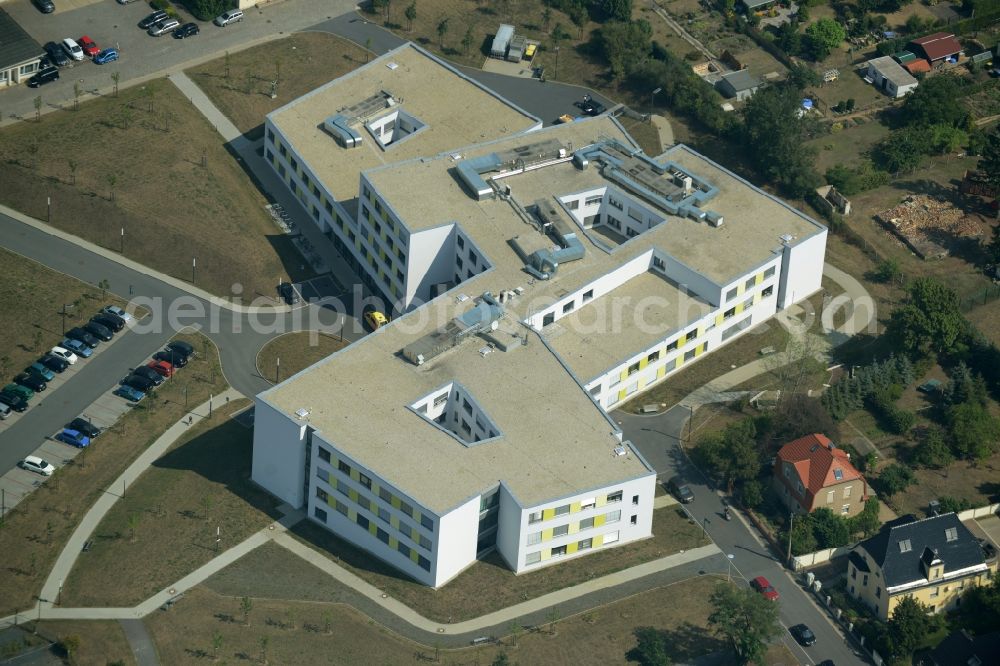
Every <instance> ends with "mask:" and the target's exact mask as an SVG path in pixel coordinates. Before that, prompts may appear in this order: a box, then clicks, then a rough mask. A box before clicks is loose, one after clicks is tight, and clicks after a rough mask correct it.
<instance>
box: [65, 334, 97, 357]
mask: <svg viewBox="0 0 1000 666" xmlns="http://www.w3.org/2000/svg"><path fill="white" fill-rule="evenodd" d="M59 346H60V347H62V348H63V349H68V350H70V351H71V352H73V353H74V354H76V355H77V356H82V357H83V358H90V357H91V356H93V355H94V350H93V349H91V348H90V347H88V346H87V345H85V344H83V343H82V342H80V341H79V340H70V339H69V338H66V339H65V340H63V341H62V342H61V343H60V344H59Z"/></svg>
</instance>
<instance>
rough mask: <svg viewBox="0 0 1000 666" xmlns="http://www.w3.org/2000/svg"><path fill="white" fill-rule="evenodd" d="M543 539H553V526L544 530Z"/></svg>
mask: <svg viewBox="0 0 1000 666" xmlns="http://www.w3.org/2000/svg"><path fill="white" fill-rule="evenodd" d="M542 541H552V528H551V527H550V528H548V529H544V530H542Z"/></svg>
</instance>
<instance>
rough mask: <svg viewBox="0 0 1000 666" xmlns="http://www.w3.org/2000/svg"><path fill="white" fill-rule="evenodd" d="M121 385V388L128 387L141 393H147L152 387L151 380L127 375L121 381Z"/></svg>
mask: <svg viewBox="0 0 1000 666" xmlns="http://www.w3.org/2000/svg"><path fill="white" fill-rule="evenodd" d="M121 384H122V386H130V387H132V388H134V389H135V390H136V391H142V392H143V393H149V391H150V389H152V388H153V387H154V384H153V382H152V380H149V379H146V378H145V377H142V376H140V375H129V376H128V377H126V378H125V379H123V380H122V381H121Z"/></svg>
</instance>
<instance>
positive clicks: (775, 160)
mask: <svg viewBox="0 0 1000 666" xmlns="http://www.w3.org/2000/svg"><path fill="white" fill-rule="evenodd" d="M801 101H802V95H801V91H800V90H799V89H798V88H795V87H793V86H770V87H767V88H764V89H763V90H759V91H757V94H755V95H754V96H753V97H751V98H750V100H749V101H747V103H746V105H745V106H744V107H743V125H742V133H741V137H740V138H741V139H742V143H743V145H744V147H745V148H746V151H747V156H748V157H749V159H750V160H751V162H752V163H753V165H754V168H755V169H756V170H757V173H759V174H760V175H761V176H763V177H765V178H766V179H767V180H769V181H770V182H772V183H775V184H776V185H778V186H779V187H780V188H781V189H782V191H784V193H785V194H787V195H789V196H792V197H802V196H805V195H806V194H807V193H809V192H811V191H812V190H814V189H815V188H817V187H819V185H820V184H821V182H822V181H821V179H820V177H819V174H817V173H816V170H815V168H814V166H813V165H814V164H815V162H816V151H815V149H811V148H808V147H807V146H806V140H807V139H808V136H807V131H806V130H807V128H806V123H805V121H804V120H803V119H802V118H801V117H800V116H799V104H800V103H801Z"/></svg>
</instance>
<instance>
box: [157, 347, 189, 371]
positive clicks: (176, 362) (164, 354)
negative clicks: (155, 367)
mask: <svg viewBox="0 0 1000 666" xmlns="http://www.w3.org/2000/svg"><path fill="white" fill-rule="evenodd" d="M153 359H154V360H156V361H162V362H164V363H167V364H168V365H170V366H171V367H172V368H174V369H176V368H183V367H184V366H185V365H187V362H188V361H187V356H185V355H184V354H181V353H180V352H175V351H173V350H171V349H165V350H163V351H158V352H156V353H155V354H153Z"/></svg>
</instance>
